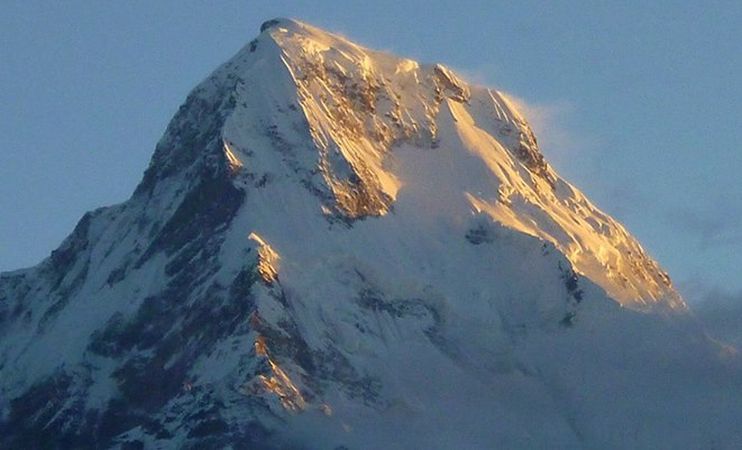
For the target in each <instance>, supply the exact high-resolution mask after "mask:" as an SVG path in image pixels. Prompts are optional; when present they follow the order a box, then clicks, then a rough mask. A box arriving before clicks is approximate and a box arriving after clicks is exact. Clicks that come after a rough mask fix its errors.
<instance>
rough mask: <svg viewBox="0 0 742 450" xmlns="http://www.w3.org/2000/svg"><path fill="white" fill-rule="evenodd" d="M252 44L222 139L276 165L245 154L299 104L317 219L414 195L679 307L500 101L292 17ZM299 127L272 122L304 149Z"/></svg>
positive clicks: (641, 302) (610, 284) (633, 292)
mask: <svg viewBox="0 0 742 450" xmlns="http://www.w3.org/2000/svg"><path fill="white" fill-rule="evenodd" d="M254 45H255V51H254V53H253V54H252V55H249V56H248V55H245V56H248V57H247V58H246V59H245V60H240V59H239V57H238V58H236V59H235V60H233V62H234V64H238V65H240V66H241V67H240V69H238V70H237V71H238V72H240V73H242V74H243V81H244V85H243V86H244V88H242V89H238V91H237V96H238V98H240V99H241V100H242V102H240V101H239V100H238V102H237V103H238V104H237V106H236V108H235V110H234V112H233V114H232V116H231V117H230V119H229V120H228V121H227V124H226V127H225V130H224V133H223V135H224V139H225V141H226V144H225V145H226V146H229V148H230V150H229V151H230V152H232V154H234V155H235V156H236V158H237V159H240V160H245V161H249V164H248V166H249V167H250V169H249V170H251V171H253V172H259V171H264V172H275V171H277V170H279V167H277V166H276V163H275V162H273V161H271V162H269V161H266V159H268V158H265V157H264V155H262V154H261V155H250V154H249V151H250V149H251V148H252V147H253V146H254V145H255V144H256V143H255V142H254V138H253V136H254V135H255V129H254V128H253V127H255V126H257V127H260V126H262V125H263V124H265V123H277V124H283V123H284V122H285V117H286V114H285V109H289V110H290V108H292V107H293V108H298V109H300V111H301V113H302V114H301V116H302V117H301V119H302V120H306V121H307V123H308V129H309V133H310V134H311V137H312V143H313V148H311V149H310V151H309V152H300V153H298V154H296V155H292V158H291V159H290V160H289V161H288V162H289V164H291V165H292V168H293V169H294V170H303V171H307V172H311V171H316V170H319V173H320V174H321V176H322V181H323V182H322V186H323V187H325V186H326V188H327V190H328V191H329V192H328V194H330V197H329V198H328V200H327V201H326V202H325V207H326V208H327V211H328V212H331V213H335V214H337V215H341V216H343V217H345V218H348V219H355V218H360V217H364V216H368V215H371V216H374V215H385V214H387V213H389V212H390V210H393V209H394V208H395V207H396V206H395V203H396V200H398V199H402V200H404V197H405V195H407V194H409V193H410V192H418V193H419V194H421V195H422V196H423V197H425V199H420V200H421V201H424V202H426V203H418V205H419V206H418V207H419V208H421V209H422V208H434V209H435V210H436V211H437V213H438V214H440V215H442V216H445V217H447V218H449V219H450V220H468V218H470V217H471V216H472V215H482V216H486V217H489V218H492V219H493V220H495V221H497V222H498V223H501V224H503V225H504V226H506V227H508V228H512V229H514V230H517V231H521V232H523V233H527V234H529V235H532V236H536V237H539V238H541V239H543V240H545V241H548V242H551V243H553V244H554V245H556V246H557V248H559V250H560V251H562V252H563V253H564V254H565V255H566V256H567V258H568V259H569V260H570V261H571V262H572V264H573V265H574V266H575V268H576V269H577V271H579V272H580V273H583V274H585V275H587V276H588V277H589V278H590V279H591V280H593V281H594V282H596V283H597V284H599V285H600V286H601V287H603V288H604V289H606V290H607V291H608V293H609V294H610V295H611V296H613V297H614V298H616V299H617V300H618V301H620V302H621V303H622V304H623V305H625V306H630V307H634V308H644V307H647V306H653V305H656V304H659V305H662V306H667V307H670V308H674V309H683V308H684V307H685V306H684V303H683V301H682V300H681V299H680V298H679V296H678V295H677V294H676V293H675V291H674V290H673V289H672V286H671V284H670V280H669V278H668V276H667V274H666V273H664V272H663V271H662V270H661V269H660V268H659V266H658V265H657V264H656V263H655V262H654V261H652V260H651V258H649V257H648V256H647V255H646V253H645V252H644V251H643V250H642V248H641V246H640V245H639V244H638V243H637V242H636V240H635V239H633V238H632V237H631V236H630V235H629V234H628V233H627V232H626V230H625V229H624V228H623V227H622V226H621V225H620V224H619V223H617V222H616V221H615V220H613V219H612V218H610V217H609V216H607V215H606V214H605V213H603V212H601V211H600V210H599V209H597V208H596V207H595V206H593V205H592V204H591V203H590V202H589V200H587V199H586V198H585V196H584V195H583V194H582V193H581V192H579V191H578V190H577V189H576V188H574V187H573V186H571V185H570V184H569V183H567V182H566V181H564V180H563V179H562V178H560V177H559V175H557V174H556V173H555V172H554V170H553V169H552V168H551V167H550V166H549V165H548V164H547V163H546V161H544V158H543V156H542V155H541V153H540V152H539V149H538V145H537V143H536V138H535V136H534V134H533V132H532V131H531V129H530V128H529V126H528V124H527V122H526V120H525V119H524V118H523V117H522V116H521V114H520V113H519V112H518V111H517V110H516V109H515V108H514V106H513V103H512V102H511V101H509V100H508V98H507V96H506V95H505V94H504V93H502V92H500V91H497V90H494V89H488V88H485V87H481V86H473V85H469V84H468V83H466V82H465V81H463V80H462V79H461V78H459V77H458V76H457V75H456V74H455V73H453V72H452V71H451V70H449V69H447V68H446V67H444V66H442V65H440V64H436V65H421V64H419V63H417V62H415V61H411V60H409V59H402V58H399V57H396V56H393V55H390V54H387V53H381V52H376V51H373V50H369V49H366V48H363V47H360V46H358V45H355V44H353V43H351V42H349V41H347V40H345V39H343V38H342V37H339V36H336V35H333V34H329V33H326V32H324V31H321V30H318V29H316V28H314V27H311V26H309V25H306V24H301V23H298V22H293V21H280V22H278V23H275V24H273V25H272V26H270V27H268V28H267V29H266V30H265V31H264V34H263V35H262V36H261V37H260V38H259V39H258V40H257V41H255V44H254ZM248 51H249V50H248ZM277 66H278V67H277ZM230 70H233V69H230ZM277 72H278V73H280V75H281V76H280V77H279V76H276V73H277ZM256 86H261V88H262V89H261V90H260V92H255V91H254V89H255V87H256ZM288 102H291V103H290V104H288ZM286 125H288V124H286ZM298 128H299V130H300V131H298V132H297V131H296V129H287V127H285V126H284V127H281V126H280V125H279V127H278V128H276V134H277V137H285V138H286V139H291V138H294V139H299V140H302V141H303V139H304V137H303V136H301V133H303V132H305V130H304V128H305V127H304V126H301V127H298ZM297 135H298V136H297ZM251 139H252V140H253V141H251ZM225 151H226V150H225ZM434 161H435V162H434ZM286 162H287V161H281V163H280V164H281V165H283V164H286ZM265 164H272V165H268V166H266V165H265ZM432 180H434V183H430V181H432ZM420 189H425V192H419V190H420ZM436 199H437V200H436ZM408 207H409V208H414V206H413V205H409V206H408ZM410 213H411V214H414V212H410Z"/></svg>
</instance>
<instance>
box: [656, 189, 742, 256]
mask: <svg viewBox="0 0 742 450" xmlns="http://www.w3.org/2000/svg"><path fill="white" fill-rule="evenodd" d="M714 205H715V206H713V207H709V206H706V207H703V206H699V207H698V208H694V209H691V208H684V209H676V210H671V211H668V212H667V213H666V214H665V220H666V221H667V222H668V223H669V224H670V225H672V226H674V227H677V228H680V229H681V230H683V231H684V232H685V233H687V234H690V235H692V236H693V237H694V238H695V240H696V241H697V243H698V248H700V249H708V248H712V247H718V246H722V245H725V246H726V245H734V244H737V243H739V242H740V241H742V211H740V208H735V207H734V206H733V204H732V206H731V207H730V206H729V205H730V203H727V202H720V201H714Z"/></svg>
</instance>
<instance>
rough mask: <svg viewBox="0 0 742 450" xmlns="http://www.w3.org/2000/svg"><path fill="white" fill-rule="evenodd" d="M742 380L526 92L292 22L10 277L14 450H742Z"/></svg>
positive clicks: (0, 319)
mask: <svg viewBox="0 0 742 450" xmlns="http://www.w3.org/2000/svg"><path fill="white" fill-rule="evenodd" d="M740 373H742V372H740V370H739V357H738V356H736V353H735V350H734V349H733V348H731V347H728V346H725V345H723V344H720V343H718V342H715V341H713V340H712V339H710V338H708V337H707V336H706V334H705V332H704V330H703V329H701V327H700V326H699V325H698V324H697V323H696V322H695V321H694V320H693V317H692V314H690V313H689V311H688V310H687V308H686V306H685V304H684V302H683V300H682V299H681V298H680V297H679V296H678V294H677V293H676V292H675V291H674V289H673V288H672V286H671V284H670V280H669V278H668V276H667V275H666V274H665V273H664V272H663V271H662V270H661V269H660V268H659V266H658V265H657V263H655V262H654V261H653V260H652V259H651V258H649V257H648V256H647V254H646V253H645V252H644V251H643V250H642V248H641V246H640V245H639V244H638V243H637V242H636V240H635V239H634V238H632V237H631V236H630V235H629V234H628V233H627V231H626V230H625V229H624V228H623V227H622V226H621V225H620V224H618V223H617V222H616V221H615V220H613V219H612V218H610V217H609V216H607V215H606V214H604V213H602V212H601V211H600V210H598V209H597V208H596V207H595V206H594V205H592V204H591V203H590V202H589V201H588V200H587V199H586V198H585V197H584V195H583V194H581V193H580V192H579V191H578V190H577V189H575V188H574V187H572V186H571V185H570V184H569V183H567V182H566V181H564V180H563V179H561V178H560V177H559V176H558V175H557V174H556V173H555V172H554V170H553V169H552V168H551V167H550V166H549V165H548V163H547V162H546V161H545V160H544V158H543V156H542V155H541V153H540V151H539V149H538V145H537V143H536V137H535V136H534V134H533V132H532V131H531V129H530V128H529V126H528V124H527V122H526V120H525V119H524V118H523V117H522V116H521V115H520V113H519V112H518V111H517V110H516V109H515V108H514V106H513V102H512V101H510V100H508V97H507V95H506V94H503V93H502V92H500V91H497V90H494V89H488V88H485V87H481V86H474V85H470V84H468V83H466V82H465V81H463V80H462V79H461V78H460V77H458V76H457V75H456V74H455V73H453V72H452V71H451V70H449V69H447V68H446V67H444V66H442V65H440V64H434V65H425V64H419V63H417V62H415V61H411V60H408V59H403V58H398V57H396V56H393V55H390V54H387V53H381V52H376V51H373V50H369V49H366V48H363V47H360V46H358V45H356V44H353V43H351V42H349V41H348V40H346V39H344V38H342V37H339V36H337V35H334V34H330V33H327V32H325V31H322V30H319V29H317V28H314V27H311V26H309V25H306V24H303V23H300V22H297V21H293V20H287V19H277V20H272V21H268V22H266V23H265V24H264V25H263V26H262V27H261V32H260V35H259V36H258V37H257V38H256V39H255V40H253V41H251V42H249V43H248V44H247V45H246V46H245V48H243V49H242V50H240V51H239V52H238V53H237V55H235V56H234V57H233V58H232V59H231V60H230V61H228V62H227V63H225V64H224V65H222V66H221V67H220V68H218V69H217V70H216V71H215V72H214V73H213V74H212V75H211V76H210V77H209V78H207V79H206V80H205V81H204V82H202V83H201V84H200V85H198V86H197V87H196V88H195V89H194V90H193V91H192V92H191V94H190V95H189V96H188V98H187V99H186V101H185V103H184V104H183V105H182V106H181V107H180V109H179V110H178V112H177V113H176V114H175V117H174V118H173V120H172V121H171V123H170V125H169V126H168V129H167V130H166V132H165V134H164V136H163V137H162V139H161V140H160V142H159V143H158V144H157V147H156V149H155V153H154V156H153V158H152V161H151V163H150V166H149V168H148V169H147V171H146V172H145V174H144V178H143V180H142V182H141V183H140V184H139V186H138V187H137V188H136V190H135V192H134V194H133V195H132V197H131V198H130V199H129V200H127V201H126V202H124V203H122V204H119V205H114V206H111V207H106V208H100V209H98V210H95V211H92V212H89V213H87V214H86V215H85V216H84V217H83V218H82V219H81V221H80V222H79V223H78V225H77V227H76V228H75V230H74V231H73V233H72V234H71V235H70V236H69V237H68V238H67V239H66V240H65V241H64V242H63V243H62V245H61V246H60V247H59V248H58V249H57V250H55V251H53V252H52V254H51V255H50V257H49V258H47V259H46V260H44V261H43V262H41V263H40V264H39V265H38V266H36V267H33V268H29V269H25V270H19V271H15V272H10V273H5V274H2V276H1V277H0V447H2V448H163V449H165V448H235V449H237V448H251V449H252V448H323V449H324V448H327V449H335V448H354V449H355V448H357V449H374V448H379V449H382V448H383V449H394V448H398V449H406V448H434V449H435V448H439V449H447V448H569V449H573V448H683V447H687V448H734V444H735V443H739V442H741V441H740V439H742V434H741V433H742V432H741V431H740V429H739V427H738V426H737V424H738V423H739V421H740V420H742V417H740V413H739V404H741V403H740V402H741V401H742V387H741V386H740V380H742V377H740V376H739V375H740Z"/></svg>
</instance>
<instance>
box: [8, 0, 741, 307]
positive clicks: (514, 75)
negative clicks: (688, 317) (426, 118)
mask: <svg viewBox="0 0 742 450" xmlns="http://www.w3.org/2000/svg"><path fill="white" fill-rule="evenodd" d="M646 3H652V4H651V5H647V4H646ZM277 16H283V17H295V18H298V19H300V20H305V21H307V22H309V23H312V24H315V25H317V26H320V27H323V28H326V29H328V30H331V31H336V32H340V33H342V34H344V35H346V36H348V37H350V38H351V39H353V40H355V41H357V42H360V43H362V44H366V45H367V46H370V47H374V48H380V49H386V50H390V51H393V52H395V53H398V54H400V55H403V56H408V57H412V58H415V59H418V60H423V61H426V62H442V63H444V64H447V65H449V66H451V67H453V68H455V69H457V70H459V71H460V72H461V73H463V74H464V75H465V76H466V77H467V78H469V79H470V80H472V81H475V82H478V83H486V84H488V85H491V86H494V87H497V88H499V89H502V90H504V91H506V92H509V93H511V94H513V95H515V96H517V97H519V98H520V99H522V100H523V101H524V102H525V103H526V104H527V105H528V107H527V110H528V111H527V116H528V118H530V119H531V121H532V122H533V125H534V126H535V128H536V129H537V134H538V136H539V138H540V142H541V144H542V149H543V151H544V153H545V154H546V156H547V158H548V159H549V161H550V162H551V163H552V164H553V165H554V166H555V167H556V168H557V170H558V171H559V172H560V173H561V174H562V175H563V176H565V177H566V178H567V179H568V180H570V181H571V182H573V183H574V184H576V185H577V186H578V187H580V188H581V189H582V190H583V191H584V192H585V193H586V194H587V195H588V196H589V197H590V198H591V199H593V200H594V201H595V202H596V203H597V204H598V205H599V206H600V207H602V208H603V209H605V210H606V211H608V212H609V213H610V214H612V215H613V216H614V217H616V218H617V219H619V220H620V221H622V222H623V223H624V224H625V225H626V226H627V228H628V229H629V230H630V231H631V232H632V233H633V234H634V235H636V236H637V237H638V238H639V240H640V241H641V242H642V243H643V245H644V247H645V248H646V249H647V250H648V251H649V252H650V253H651V254H652V255H653V256H654V257H656V258H657V259H658V260H659V261H660V263H661V264H662V265H663V266H664V267H665V268H666V269H667V270H668V271H669V272H670V274H671V276H672V277H673V279H674V280H675V282H676V284H678V285H679V286H680V287H681V289H682V290H683V291H684V292H685V293H686V294H687V296H688V297H690V298H689V300H690V301H694V300H695V299H696V298H700V297H701V296H703V295H706V294H707V293H708V292H717V293H718V292H723V293H725V295H733V296H734V295H737V296H739V297H740V298H742V295H738V294H742V183H740V172H742V146H741V145H740V142H741V141H742V2H740V1H739V0H736V1H729V2H710V1H706V2H697V3H695V5H693V6H691V2H687V1H675V2H661V1H653V2H646V0H642V1H621V2H610V3H608V2H606V3H603V2H596V1H584V2H568V1H562V2H546V1H544V2H528V1H518V2H513V1H508V2H495V1H491V0H481V1H468V2H467V1H450V2H436V1H431V0H428V1H402V0H395V1H378V0H375V1H363V2H350V1H321V2H318V1H316V0H314V1H293V2H282V1H222V2H219V1H211V2H203V1H198V2H195V1H182V0H179V1H163V0H158V1H154V2H153V1H126V2H92V1H84V2H82V1H66V2H51V1H49V2H40V1H20V0H19V1H15V2H13V1H6V2H3V3H2V5H0V270H9V269H15V268H20V267H23V266H28V265H32V264H35V263H37V262H39V261H40V260H41V259H42V258H44V257H45V256H47V255H48V254H49V252H50V251H51V250H52V249H53V248H55V247H56V246H57V245H58V244H59V243H60V242H61V240H62V239H63V238H64V237H65V236H66V235H67V233H69V232H71V231H72V228H73V227H74V225H75V223H76V222H77V220H78V219H79V218H80V217H81V216H82V214H83V213H84V212H85V211H87V210H90V209H93V208H96V207H99V206H104V205H108V204H111V203H116V202H121V201H123V200H125V199H126V198H128V196H129V195H130V194H131V192H132V191H133V189H134V187H135V185H136V184H137V182H138V181H139V179H140V177H141V174H142V172H143V170H144V169H145V167H146V165H147V163H148V161H149V158H150V155H151V153H152V151H153V149H154V146H155V143H156V141H157V140H158V139H159V137H160V135H161V133H162V132H163V131H164V129H165V126H166V125H167V122H168V121H169V119H170V117H171V116H172V115H173V114H174V112H175V111H176V110H177V108H178V106H179V105H180V103H181V102H182V101H183V100H184V99H185V97H186V95H187V93H188V92H189V90H190V89H191V88H192V87H194V86H195V85H196V83H198V82H199V81H200V80H202V79H203V78H205V77H206V76H207V75H208V74H209V73H210V72H211V71H212V70H213V69H215V68H216V66H217V65H218V64H219V63H221V62H223V61H224V60H226V59H227V58H229V57H230V56H231V55H232V54H234V53H235V52H236V51H237V50H238V49H239V48H240V47H241V46H243V45H244V44H245V43H247V42H248V41H249V40H250V39H252V38H254V37H255V36H256V35H257V34H258V29H259V26H260V24H261V23H262V22H263V21H265V20H267V19H269V18H273V17H277Z"/></svg>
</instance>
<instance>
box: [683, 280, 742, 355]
mask: <svg viewBox="0 0 742 450" xmlns="http://www.w3.org/2000/svg"><path fill="white" fill-rule="evenodd" d="M683 290H684V291H685V294H686V296H692V297H693V303H692V308H693V311H694V312H695V314H696V316H697V317H698V319H699V320H700V321H701V323H702V324H703V326H704V328H705V329H706V332H707V333H708V334H709V335H710V336H712V337H714V338H716V339H719V340H721V341H723V342H725V343H728V344H732V345H734V346H735V347H736V348H737V349H742V290H741V291H739V292H729V291H726V290H724V289H721V288H719V287H716V286H707V285H705V284H703V283H699V282H691V283H688V284H686V285H685V287H684V289H683ZM689 298H690V297H689Z"/></svg>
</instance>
